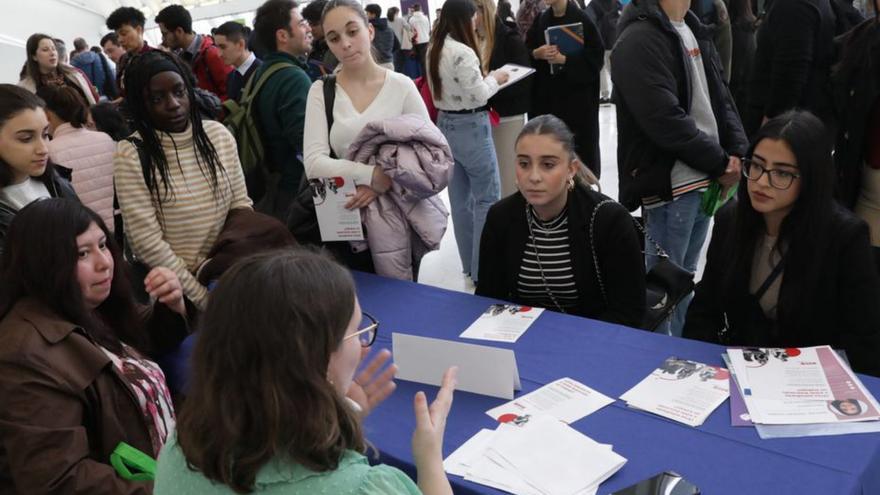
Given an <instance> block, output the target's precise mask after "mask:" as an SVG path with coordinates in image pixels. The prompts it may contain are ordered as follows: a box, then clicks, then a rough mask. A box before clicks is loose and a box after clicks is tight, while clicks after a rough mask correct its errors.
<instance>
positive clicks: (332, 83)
mask: <svg viewBox="0 0 880 495" xmlns="http://www.w3.org/2000/svg"><path fill="white" fill-rule="evenodd" d="M321 81H322V82H323V83H324V117H325V118H326V119H327V145H328V147H329V148H330V158H333V159H334V160H335V159H336V158H338V157H337V156H336V153H334V152H333V147H332V146H330V129H332V128H333V105H335V104H336V75H335V74H330V75H326V76H323V77H321Z"/></svg>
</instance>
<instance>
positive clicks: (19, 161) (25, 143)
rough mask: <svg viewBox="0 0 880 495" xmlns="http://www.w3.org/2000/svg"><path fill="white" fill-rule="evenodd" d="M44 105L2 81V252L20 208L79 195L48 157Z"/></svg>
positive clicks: (0, 116)
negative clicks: (44, 200) (8, 232)
mask: <svg viewBox="0 0 880 495" xmlns="http://www.w3.org/2000/svg"><path fill="white" fill-rule="evenodd" d="M45 106H46V104H45V102H43V100H41V99H40V98H39V97H37V96H36V95H35V94H33V93H31V92H29V91H27V90H26V89H23V88H20V87H18V86H13V85H11V84H0V254H2V252H3V249H4V245H5V243H6V231H7V230H8V229H9V224H10V223H11V222H12V219H13V218H15V215H16V214H17V213H18V211H19V210H20V209H22V208H24V207H25V206H27V205H28V204H30V203H31V202H32V201H34V200H36V199H39V198H49V197H52V198H55V197H63V198H76V193H75V192H74V191H73V187H71V185H70V182H68V181H67V179H64V178H62V177H61V176H60V175H59V174H58V171H57V170H56V167H55V166H54V165H53V164H52V163H51V162H50V160H49V120H48V119H47V117H46V112H45V110H44V108H45Z"/></svg>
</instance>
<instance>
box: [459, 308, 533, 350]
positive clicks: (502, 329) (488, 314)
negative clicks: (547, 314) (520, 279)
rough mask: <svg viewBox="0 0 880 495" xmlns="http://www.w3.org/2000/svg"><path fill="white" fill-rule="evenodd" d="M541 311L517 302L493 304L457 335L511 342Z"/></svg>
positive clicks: (530, 324) (515, 339) (526, 328)
mask: <svg viewBox="0 0 880 495" xmlns="http://www.w3.org/2000/svg"><path fill="white" fill-rule="evenodd" d="M543 312H544V309H543V308H533V307H531V306H522V305H519V304H493V305H491V306H489V308H488V309H487V310H486V311H485V312H484V313H483V314H481V315H480V317H479V318H477V321H475V322H473V323H472V324H471V326H469V327H467V329H466V330H465V331H464V332H463V333H462V334H461V335H459V337H462V338H465V339H479V340H491V341H495V342H510V343H513V342H516V341H517V339H519V338H520V336H522V334H524V333H525V332H526V330H528V329H529V327H530V326H532V323H534V322H535V320H536V319H538V317H539V316H541V313H543Z"/></svg>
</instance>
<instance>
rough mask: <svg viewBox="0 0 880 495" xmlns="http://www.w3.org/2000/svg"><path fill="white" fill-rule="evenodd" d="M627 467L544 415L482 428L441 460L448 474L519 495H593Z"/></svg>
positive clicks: (605, 447) (617, 457)
mask: <svg viewBox="0 0 880 495" xmlns="http://www.w3.org/2000/svg"><path fill="white" fill-rule="evenodd" d="M625 463H626V459H625V458H624V457H622V456H620V455H619V454H617V453H615V452H614V450H613V448H612V446H611V445H603V444H600V443H598V442H596V441H595V440H593V439H591V438H589V437H587V436H586V435H583V434H582V433H580V432H578V431H577V430H574V429H573V428H571V427H570V426H567V425H565V424H564V423H562V422H560V421H559V420H557V419H556V418H552V417H549V416H532V417H529V418H525V419H523V420H522V421H520V422H511V423H503V424H501V425H499V426H498V428H497V429H496V430H494V431H493V430H482V431H480V432H478V433H477V434H476V435H475V436H474V437H473V438H471V439H470V440H468V441H467V442H465V443H464V444H463V445H462V446H461V447H459V448H458V449H457V450H456V451H455V452H453V453H452V454H451V455H450V456H449V457H447V459H446V461H444V468H445V469H446V471H447V472H448V473H449V474H455V475H459V476H462V475H463V476H464V478H465V479H466V480H469V481H473V482H475V483H480V484H483V485H487V486H491V487H494V488H497V489H500V490H505V491H508V492H510V493H514V494H522V495H557V494H559V495H563V494H565V495H588V494H590V495H591V494H595V493H596V490H597V489H598V487H599V484H600V483H602V482H603V481H605V480H607V479H608V478H610V477H611V476H613V475H614V473H616V472H617V471H618V470H620V468H621V467H623V465H624V464H625Z"/></svg>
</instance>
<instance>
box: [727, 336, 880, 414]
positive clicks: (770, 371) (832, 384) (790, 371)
mask: <svg viewBox="0 0 880 495" xmlns="http://www.w3.org/2000/svg"><path fill="white" fill-rule="evenodd" d="M727 354H728V356H729V358H730V362H731V365H732V367H733V370H734V372H735V374H736V378H737V384H738V385H739V387H740V392H741V393H742V396H743V399H744V401H745V404H746V407H747V408H748V412H749V416H750V418H751V421H752V422H754V423H757V424H766V425H794V424H815V423H845V422H855V421H872V420H878V419H880V405H878V404H877V401H876V400H875V399H874V397H873V396H872V395H871V394H870V392H868V390H867V389H866V388H865V387H864V386H863V385H862V383H861V381H859V380H858V379H857V378H856V376H855V374H854V373H853V372H852V370H851V369H850V368H849V366H848V365H847V364H846V363H844V361H843V360H842V359H841V358H840V356H838V355H837V353H836V352H834V350H833V349H832V348H831V347H830V346H818V347H799V348H785V349H782V348H754V347H753V348H743V349H728V350H727Z"/></svg>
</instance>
